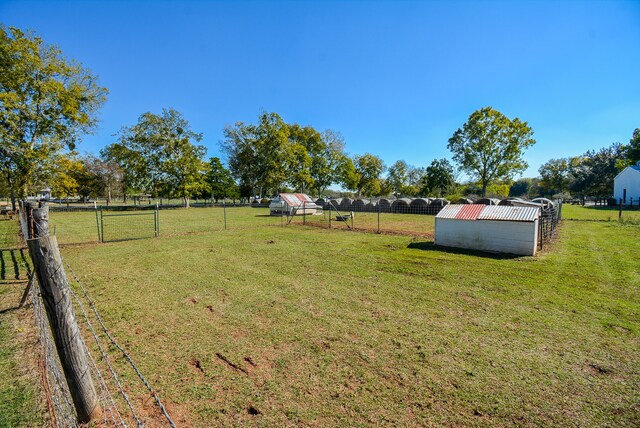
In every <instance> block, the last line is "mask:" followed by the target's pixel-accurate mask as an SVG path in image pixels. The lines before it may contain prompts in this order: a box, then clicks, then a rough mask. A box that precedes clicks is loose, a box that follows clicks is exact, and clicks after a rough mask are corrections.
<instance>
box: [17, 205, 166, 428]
mask: <svg viewBox="0 0 640 428" xmlns="http://www.w3.org/2000/svg"><path fill="white" fill-rule="evenodd" d="M19 222H20V232H21V234H22V239H23V240H26V239H27V238H28V237H29V236H32V235H33V231H34V229H35V230H38V229H37V228H38V223H37V222H33V221H32V215H31V207H30V205H28V204H21V209H20V215H19ZM64 265H66V268H67V269H68V270H69V271H70V272H71V273H72V275H73V278H74V280H75V283H76V284H78V286H79V287H80V289H81V291H82V296H83V297H84V298H85V299H86V300H87V302H88V303H89V306H90V307H91V308H92V310H93V313H94V314H95V317H96V319H97V320H98V322H99V324H100V326H101V328H102V330H103V331H104V334H105V335H106V336H107V338H108V341H109V342H110V343H111V344H112V345H113V346H115V347H116V348H117V349H118V350H119V351H120V352H121V353H122V355H123V357H124V358H125V359H126V361H127V362H128V363H129V364H130V365H131V367H132V368H133V370H134V371H135V373H136V375H137V376H138V377H139V378H140V380H141V381H142V383H143V384H144V386H145V387H146V388H147V390H148V391H149V392H150V393H151V394H152V396H153V397H154V399H155V402H156V404H157V405H158V407H159V408H160V410H161V412H162V414H163V415H164V417H165V418H166V420H167V422H168V424H169V425H170V426H171V427H174V428H175V424H174V422H173V421H172V419H171V417H170V416H169V414H168V413H167V411H166V408H165V407H164V405H163V404H162V402H161V401H160V399H159V397H158V396H157V394H156V393H155V391H154V390H153V388H152V387H151V385H150V384H149V382H148V381H147V380H146V378H145V377H144V376H143V375H142V373H141V372H140V370H139V369H138V367H137V366H136V365H135V363H134V362H133V360H132V358H131V357H130V356H129V354H128V353H127V352H126V351H125V350H124V349H123V348H122V347H121V346H120V344H119V343H118V342H117V341H116V340H115V338H114V337H113V335H112V334H111V333H110V332H109V330H108V329H107V327H106V325H105V324H104V322H103V321H102V318H101V317H100V314H99V313H98V311H97V309H96V307H95V304H94V302H93V300H92V299H91V298H90V296H89V294H88V292H87V290H86V288H85V287H84V285H83V284H82V282H81V281H80V279H79V278H78V276H77V275H76V273H75V272H73V270H72V269H71V267H70V266H69V265H68V264H67V263H64ZM64 265H61V266H60V268H61V269H64ZM27 274H28V276H29V282H30V283H31V282H32V281H33V287H31V291H30V292H29V289H27V290H26V294H25V297H27V296H28V294H30V295H31V303H32V305H33V308H34V309H33V313H34V320H35V324H36V325H35V327H36V334H37V337H38V343H39V347H38V349H39V351H38V352H39V354H40V365H41V367H42V372H43V373H42V376H43V379H42V381H43V389H44V392H45V399H46V401H47V408H48V412H49V417H50V420H51V425H52V426H55V427H60V428H63V427H64V428H67V427H76V426H78V425H77V420H78V414H77V412H76V410H75V407H74V404H73V400H72V399H71V393H70V391H69V388H68V386H67V382H66V379H65V376H64V374H63V372H62V365H61V363H60V360H59V357H58V352H57V351H56V347H55V344H54V341H53V337H52V333H51V327H50V325H49V320H48V317H47V314H46V312H45V310H44V306H43V305H44V303H43V301H42V295H41V292H40V285H39V283H38V280H37V278H36V276H35V272H31V269H30V266H29V265H28V264H27ZM70 294H71V297H72V298H73V299H74V300H73V301H74V302H75V306H77V307H78V308H80V311H81V313H82V315H83V317H84V320H85V322H86V325H87V328H88V330H89V331H90V332H91V334H92V335H93V338H94V340H95V342H96V346H97V349H98V351H99V354H100V358H101V360H102V361H104V362H105V364H106V365H107V366H108V369H109V371H110V374H111V376H112V377H113V379H114V382H115V384H116V385H117V386H118V391H119V392H120V394H121V395H122V397H123V400H124V402H125V403H126V404H127V407H128V411H130V412H131V415H132V418H133V419H134V420H135V422H136V424H137V426H138V427H143V426H144V422H143V421H142V420H141V419H140V417H139V416H138V414H137V413H136V411H135V409H134V406H133V404H132V403H131V400H130V399H129V397H128V396H127V394H126V392H125V388H124V386H123V385H122V383H121V382H120V380H119V377H118V374H117V371H116V369H115V368H114V367H113V366H112V364H111V362H110V359H109V357H108V355H107V352H106V351H105V349H104V347H103V346H102V344H101V343H100V339H99V335H98V334H97V332H96V330H95V328H94V326H93V324H92V323H91V321H90V319H89V316H88V314H87V311H86V310H85V306H84V304H83V303H82V300H81V298H80V296H78V294H77V293H75V292H74V291H73V289H70ZM80 340H81V342H82V347H83V352H84V353H85V354H86V356H87V359H88V362H89V367H88V368H89V372H90V375H91V377H92V378H94V379H96V380H97V383H98V389H99V394H98V402H99V403H100V405H101V407H102V410H103V412H102V413H103V414H102V422H103V424H104V426H107V425H110V424H111V423H112V424H113V426H117V427H126V426H127V423H126V422H125V420H124V418H123V415H122V412H121V410H120V409H119V406H118V403H117V402H116V400H115V399H114V395H113V393H112V392H111V389H110V387H109V386H108V384H107V382H106V380H105V376H104V374H103V373H102V371H101V369H100V368H99V367H98V364H97V362H96V359H95V358H94V357H93V356H92V355H91V352H90V351H89V349H88V347H87V346H86V344H85V342H84V340H83V339H82V337H80ZM108 418H109V419H110V421H109V420H108ZM96 422H97V421H96Z"/></svg>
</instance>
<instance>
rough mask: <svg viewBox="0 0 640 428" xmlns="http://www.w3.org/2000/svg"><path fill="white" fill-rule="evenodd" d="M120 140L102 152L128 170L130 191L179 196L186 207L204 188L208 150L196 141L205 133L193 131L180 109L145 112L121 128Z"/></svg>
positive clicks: (126, 178) (127, 179)
mask: <svg viewBox="0 0 640 428" xmlns="http://www.w3.org/2000/svg"><path fill="white" fill-rule="evenodd" d="M118 140H119V141H118V142H117V143H114V144H112V145H111V146H109V147H107V148H106V149H105V150H104V151H103V155H104V156H105V157H106V158H108V159H112V160H113V161H115V162H117V163H118V164H119V166H120V167H121V168H122V169H123V170H124V171H125V174H124V178H125V181H126V183H127V186H128V188H129V189H130V190H133V189H135V190H138V191H144V192H149V193H151V194H152V195H154V196H156V197H157V196H159V195H166V196H177V197H180V198H182V199H183V201H184V205H185V207H186V208H188V207H189V202H190V198H191V196H192V195H194V194H197V193H199V192H201V191H202V188H203V186H204V181H203V172H204V164H203V162H202V158H203V157H204V155H205V154H206V151H207V149H206V148H205V147H204V146H201V145H196V144H194V143H197V142H200V141H201V140H202V134H199V133H196V132H193V131H192V130H191V127H190V125H189V122H188V121H187V120H186V119H184V117H182V115H181V114H180V113H179V112H178V111H176V110H174V109H168V110H167V109H163V110H162V113H161V114H160V115H156V114H153V113H149V112H147V113H144V114H142V115H141V116H140V117H139V118H138V123H137V124H135V125H133V126H130V127H126V126H125V127H123V128H122V129H121V130H120V132H119V134H118Z"/></svg>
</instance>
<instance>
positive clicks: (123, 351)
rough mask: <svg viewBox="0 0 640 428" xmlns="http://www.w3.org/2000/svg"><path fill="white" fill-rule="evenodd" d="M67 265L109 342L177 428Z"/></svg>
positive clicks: (169, 421) (164, 414)
mask: <svg viewBox="0 0 640 428" xmlns="http://www.w3.org/2000/svg"><path fill="white" fill-rule="evenodd" d="M65 265H66V267H67V269H68V270H69V272H71V275H72V276H73V278H74V280H75V282H76V284H78V286H79V287H80V289H81V291H82V294H83V295H84V297H85V298H86V299H87V302H88V303H89V307H90V308H91V310H92V311H93V313H94V314H95V317H96V319H97V320H98V323H99V324H100V327H102V330H103V331H104V333H105V334H106V336H107V337H108V338H109V341H110V342H111V344H112V345H113V346H115V347H116V348H117V349H118V350H119V351H120V352H121V353H122V356H123V357H124V358H125V359H126V360H127V362H128V363H129V365H130V366H131V368H132V369H133V370H134V371H135V373H136V375H137V376H138V378H140V380H141V381H142V383H143V384H144V386H145V387H146V388H147V390H148V391H149V392H150V393H151V395H152V396H153V398H154V400H155V402H156V404H157V405H158V407H159V408H160V411H161V412H162V414H163V416H164V417H165V419H166V420H167V422H168V423H169V425H171V427H173V428H175V427H176V425H175V423H174V422H173V420H172V419H171V416H169V413H167V410H166V408H165V406H164V404H163V403H162V401H161V400H160V398H159V397H158V395H157V394H156V392H155V390H154V389H153V388H152V387H151V385H150V384H149V382H148V381H147V379H146V378H145V377H144V375H143V374H142V373H141V372H140V369H138V366H136V364H135V363H134V362H133V359H132V358H131V356H130V355H129V354H128V353H127V351H125V350H124V348H122V346H120V344H119V343H118V342H117V341H116V340H115V338H114V337H113V335H112V334H111V333H110V332H109V329H107V326H106V325H105V324H104V322H103V321H102V317H101V316H100V313H99V312H98V309H97V308H96V305H95V303H94V302H93V300H92V299H91V298H90V297H89V294H88V293H87V289H86V288H85V287H84V285H83V283H82V281H81V280H80V278H79V277H78V275H76V273H75V272H74V271H73V269H72V268H71V266H69V264H68V263H65ZM122 393H123V395H126V394H124V391H122ZM129 404H130V403H129ZM130 407H131V411H132V412H133V413H134V414H135V411H134V410H133V408H132V406H131V405H130ZM136 420H138V419H137V417H136Z"/></svg>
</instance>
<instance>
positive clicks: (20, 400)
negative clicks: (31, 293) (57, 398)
mask: <svg viewBox="0 0 640 428" xmlns="http://www.w3.org/2000/svg"><path fill="white" fill-rule="evenodd" d="M19 246H20V238H19V236H18V223H17V221H8V220H3V221H0V427H18V426H30V427H32V426H33V427H35V426H44V422H43V421H44V403H43V400H42V396H41V388H40V386H39V377H38V373H39V371H38V370H37V365H36V364H35V361H34V358H35V357H34V352H33V347H34V343H35V342H36V339H35V336H34V335H33V326H34V324H33V323H34V321H33V318H32V316H31V313H30V311H31V308H21V309H18V308H17V306H18V304H19V302H20V299H21V297H22V292H23V291H24V288H25V286H26V279H27V278H26V266H25V264H24V260H25V259H23V258H22V254H20V250H16V249H15V248H16V247H19ZM26 257H28V255H26Z"/></svg>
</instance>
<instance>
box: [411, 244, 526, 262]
mask: <svg viewBox="0 0 640 428" xmlns="http://www.w3.org/2000/svg"><path fill="white" fill-rule="evenodd" d="M407 248H410V249H413V250H422V251H439V252H441V253H452V254H463V255H466V256H475V257H483V258H487V259H496V260H511V259H519V258H522V257H523V256H517V255H515V254H504V253H489V252H486V251H478V250H467V249H464V248H451V247H441V246H439V245H436V244H434V243H433V241H428V242H411V243H410V244H409V245H408V246H407Z"/></svg>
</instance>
